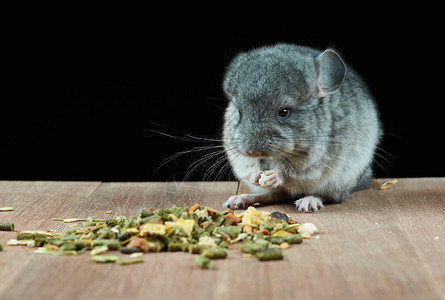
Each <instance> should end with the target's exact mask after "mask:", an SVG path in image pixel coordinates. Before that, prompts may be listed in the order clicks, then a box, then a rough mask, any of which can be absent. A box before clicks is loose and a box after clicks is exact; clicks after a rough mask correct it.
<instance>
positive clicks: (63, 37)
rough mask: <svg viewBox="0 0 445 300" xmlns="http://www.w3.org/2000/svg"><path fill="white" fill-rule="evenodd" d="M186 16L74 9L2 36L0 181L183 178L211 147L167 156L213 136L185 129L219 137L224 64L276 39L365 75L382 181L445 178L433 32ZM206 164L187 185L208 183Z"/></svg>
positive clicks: (437, 51) (223, 102) (440, 91)
mask: <svg viewBox="0 0 445 300" xmlns="http://www.w3.org/2000/svg"><path fill="white" fill-rule="evenodd" d="M154 15H156V14H155V13H154ZM92 20H93V21H92ZM176 21H177V22H176ZM188 21H190V20H187V18H186V19H185V20H181V21H178V20H173V19H168V18H163V19H162V21H150V16H147V17H146V18H140V17H139V18H135V20H133V19H132V18H125V19H123V20H121V19H120V18H119V17H118V16H113V17H111V18H97V16H93V17H91V18H89V19H88V21H87V20H85V19H84V18H81V17H80V16H78V17H76V18H71V19H70V20H69V21H67V22H65V20H64V16H63V15H61V16H60V17H59V18H57V19H50V20H48V19H44V18H42V19H40V20H38V22H27V23H25V24H24V25H22V27H21V28H15V29H17V30H18V31H15V32H12V31H11V32H9V31H8V32H9V34H7V37H6V39H7V42H6V43H5V44H4V45H5V46H4V48H6V50H7V52H8V55H6V56H5V57H4V64H5V66H6V65H7V66H6V67H7V69H6V70H7V71H6V73H7V74H6V75H7V76H6V77H7V79H6V80H5V81H4V92H3V97H2V98H3V101H2V104H1V127H0V130H1V131H0V142H1V150H0V151H1V152H0V154H1V160H2V163H1V164H2V165H1V168H0V179H2V180H101V181H154V180H159V181H164V180H182V179H183V178H184V175H185V174H186V173H187V168H188V167H189V166H190V165H191V164H192V163H193V162H194V161H196V160H198V159H199V158H200V157H202V155H204V154H205V153H208V152H205V151H204V152H202V151H201V152H199V151H193V152H191V153H188V154H184V155H180V156H178V157H176V158H175V159H172V160H170V161H169V162H168V163H167V164H165V165H161V163H162V162H163V161H164V160H165V159H168V158H173V156H175V154H176V153H178V152H182V151H188V150H191V149H192V148H193V147H200V146H204V145H208V144H209V143H204V142H203V141H202V140H201V139H195V141H189V140H187V139H183V138H181V137H184V135H192V136H195V137H203V138H212V139H213V138H218V136H219V134H220V128H221V122H222V114H223V111H224V107H225V105H226V100H225V99H224V97H223V93H222V90H221V83H222V78H223V74H224V71H225V68H226V67H227V65H228V63H229V62H230V60H231V58H233V56H234V55H236V53H238V52H239V51H245V50H249V49H251V48H253V47H258V46H262V45H265V44H274V43H277V42H288V43H295V44H301V45H307V46H312V47H315V48H318V49H325V48H327V47H334V48H335V49H337V50H338V51H339V52H340V53H341V54H342V55H343V57H344V58H345V60H346V61H347V62H348V63H349V64H350V65H351V66H352V67H353V68H354V69H356V70H357V71H358V73H359V74H361V75H362V77H363V78H364V79H365V81H366V82H367V84H368V86H369V88H370V89H371V91H372V93H373V95H374V97H375V99H376V101H377V103H378V105H379V108H380V113H381V119H382V121H383V125H384V129H385V136H384V139H383V142H382V144H381V145H380V148H381V149H380V150H379V151H378V153H379V155H378V157H377V162H376V166H375V173H376V177H433V176H444V175H445V172H444V168H443V166H444V164H443V146H442V144H443V142H442V140H443V130H444V126H443V117H442V110H443V108H442V107H443V84H441V83H440V81H441V80H443V79H441V77H443V75H442V74H440V73H435V72H436V71H437V70H438V69H439V67H438V65H439V63H441V58H440V52H441V51H442V50H440V49H439V48H440V47H439V44H440V41H438V40H437V36H436V35H435V34H432V35H425V34H424V33H425V31H424V30H422V31H418V30H416V28H415V27H411V28H409V29H407V28H405V27H404V26H402V25H399V26H393V27H391V26H388V27H386V26H385V27H384V29H378V28H371V29H368V30H362V29H360V28H358V30H357V28H350V29H348V30H345V29H343V30H342V31H341V34H338V31H336V30H334V29H332V30H323V31H318V30H312V31H310V32H309V31H308V30H306V29H305V28H304V27H301V26H300V27H299V26H295V27H291V26H275V27H274V28H271V27H268V26H264V27H261V28H260V26H254V25H252V24H251V25H250V26H236V27H230V28H229V26H226V25H224V24H223V23H224V22H227V21H226V20H224V19H221V20H217V21H215V22H210V21H209V20H208V19H206V20H203V21H200V20H197V19H195V20H194V21H195V23H194V24H193V25H191V23H190V22H188ZM168 25H171V27H170V26H168ZM19 27H20V26H19ZM439 70H440V69H439ZM164 134H166V135H172V136H175V137H176V138H175V137H168V136H166V135H164ZM210 144H212V143H210ZM213 144H214V143H213ZM160 166H161V167H160ZM158 167H160V168H158ZM208 167H209V165H203V166H202V168H198V169H197V170H195V171H194V172H192V173H191V174H189V177H187V179H189V180H202V179H203V172H204V171H205V169H206V168H208ZM206 179H207V178H206ZM209 179H210V180H215V179H218V180H219V179H225V180H227V179H233V177H229V176H227V174H226V176H219V177H218V176H216V173H215V174H214V176H211V177H210V178H209Z"/></svg>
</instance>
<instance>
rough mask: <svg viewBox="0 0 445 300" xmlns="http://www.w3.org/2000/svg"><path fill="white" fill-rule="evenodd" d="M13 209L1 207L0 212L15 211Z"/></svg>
mask: <svg viewBox="0 0 445 300" xmlns="http://www.w3.org/2000/svg"><path fill="white" fill-rule="evenodd" d="M13 210H14V208H13V207H0V211H13Z"/></svg>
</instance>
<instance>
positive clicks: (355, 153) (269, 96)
mask: <svg viewBox="0 0 445 300" xmlns="http://www.w3.org/2000/svg"><path fill="white" fill-rule="evenodd" d="M223 89H224V93H225V94H226V97H227V98H228V100H229V103H228V106H227V108H226V112H225V122H224V129H223V141H224V147H225V151H226V155H227V157H228V159H229V161H230V163H231V166H232V168H233V171H234V173H235V175H236V176H237V177H238V178H239V179H240V180H243V181H245V182H246V183H247V184H248V185H249V186H250V188H251V190H252V192H253V193H257V194H258V195H264V194H271V198H274V199H276V198H277V197H274V195H280V197H281V198H282V195H287V196H290V197H291V198H292V199H293V200H296V199H297V197H298V196H301V195H304V196H315V197H319V198H320V199H321V201H322V202H323V203H326V202H341V201H344V200H345V199H346V198H348V197H349V195H350V193H351V192H353V191H355V190H357V189H362V188H366V187H367V186H368V185H369V182H370V179H371V178H372V161H373V157H374V151H375V149H376V146H377V144H378V143H379V140H380V137H381V134H382V130H381V126H380V122H379V119H378V112H377V109H376V105H375V102H374V100H373V98H372V96H371V94H370V92H369V91H368V90H367V88H366V86H365V84H364V82H363V81H362V80H361V78H360V77H359V76H358V75H357V74H356V73H355V72H354V71H353V70H352V69H351V68H350V67H349V66H348V65H346V64H344V62H343V60H342V59H341V58H340V56H339V55H338V54H337V53H336V52H335V51H334V50H331V49H328V50H326V51H324V52H321V51H319V50H315V49H312V48H309V47H303V46H297V45H291V44H277V45H275V46H266V47H261V48H257V49H254V50H251V51H249V52H246V53H241V54H239V55H238V56H236V57H235V58H234V59H233V61H232V62H231V64H230V65H229V67H228V69H227V72H226V74H225V78H224V83H223ZM283 108H287V109H288V110H290V114H289V115H288V116H284V115H285V114H283V116H281V117H280V116H279V115H278V112H279V111H280V110H282V109H283ZM266 170H279V171H280V172H279V173H280V174H282V175H283V176H282V178H283V182H282V183H281V184H279V186H278V187H276V188H263V187H261V186H259V185H258V176H259V174H261V172H264V171H266ZM263 198H264V197H263V196H261V199H263ZM246 199H247V198H246ZM249 199H250V198H249ZM234 201H235V200H234V199H232V200H230V199H229V202H230V203H229V202H227V203H226V206H228V207H233V206H234V205H235V204H234V203H235V202H234ZM237 201H238V202H237V203H238V204H237V205H238V207H242V206H243V204H240V203H239V202H240V201H239V200H237ZM243 201H244V200H243ZM249 201H250V200H249ZM249 201H247V200H246V201H244V202H243V203H244V205H245V204H251V203H249ZM252 201H253V200H252ZM263 204H267V201H264V203H263ZM298 206H299V204H298V203H297V207H298ZM312 206H314V204H312ZM321 206H322V205H321V204H319V205H318V207H321ZM309 209H310V205H309ZM312 209H314V207H312ZM315 209H317V207H315ZM304 210H306V209H304Z"/></svg>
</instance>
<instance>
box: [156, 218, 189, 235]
mask: <svg viewBox="0 0 445 300" xmlns="http://www.w3.org/2000/svg"><path fill="white" fill-rule="evenodd" d="M164 224H165V226H168V227H170V228H173V227H179V228H182V229H183V230H184V232H185V234H186V235H187V236H190V235H191V234H192V231H193V225H194V224H195V220H193V219H192V220H190V219H183V218H179V219H178V220H177V221H176V222H165V223H164Z"/></svg>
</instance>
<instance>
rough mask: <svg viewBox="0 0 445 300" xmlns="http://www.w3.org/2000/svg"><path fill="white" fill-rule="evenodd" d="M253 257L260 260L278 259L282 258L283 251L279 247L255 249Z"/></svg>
mask: <svg viewBox="0 0 445 300" xmlns="http://www.w3.org/2000/svg"><path fill="white" fill-rule="evenodd" d="M255 257H256V258H258V260H261V261H265V260H278V259H283V253H282V252H281V250H280V248H267V249H261V250H259V251H257V252H256V253H255Z"/></svg>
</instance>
